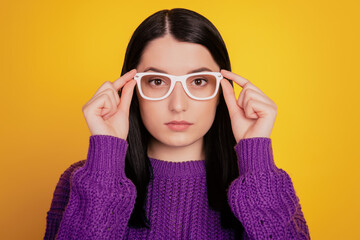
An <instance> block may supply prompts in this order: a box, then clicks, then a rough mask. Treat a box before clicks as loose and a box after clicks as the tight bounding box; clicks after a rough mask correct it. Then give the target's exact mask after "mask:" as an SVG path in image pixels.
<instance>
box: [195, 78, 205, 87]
mask: <svg viewBox="0 0 360 240" xmlns="http://www.w3.org/2000/svg"><path fill="white" fill-rule="evenodd" d="M192 82H193V83H195V85H196V86H204V85H206V84H207V82H208V81H207V80H206V79H205V78H196V79H194V80H193V81H192ZM201 83H203V84H201Z"/></svg>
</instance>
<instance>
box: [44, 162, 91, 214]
mask: <svg viewBox="0 0 360 240" xmlns="http://www.w3.org/2000/svg"><path fill="white" fill-rule="evenodd" d="M85 162H86V160H80V161H77V162H74V163H73V164H71V165H70V166H69V167H68V168H66V170H65V171H64V172H63V173H62V174H61V175H60V178H59V181H58V183H57V184H56V187H55V190H54V193H53V200H52V203H51V207H50V211H51V212H53V213H59V212H60V213H62V212H63V211H64V209H65V207H66V204H67V202H68V199H69V194H70V178H71V175H72V174H73V173H74V172H75V170H76V169H78V168H80V167H82V166H84V164H85Z"/></svg>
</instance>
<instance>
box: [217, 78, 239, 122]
mask: <svg viewBox="0 0 360 240" xmlns="http://www.w3.org/2000/svg"><path fill="white" fill-rule="evenodd" d="M220 84H221V87H222V90H223V95H224V99H225V102H226V105H227V107H228V110H229V115H230V117H231V118H232V117H233V116H234V115H237V114H238V113H239V109H238V108H239V106H238V105H237V100H236V98H235V92H234V89H233V88H232V86H231V84H230V83H229V82H228V80H227V79H225V78H224V79H223V80H221V81H220Z"/></svg>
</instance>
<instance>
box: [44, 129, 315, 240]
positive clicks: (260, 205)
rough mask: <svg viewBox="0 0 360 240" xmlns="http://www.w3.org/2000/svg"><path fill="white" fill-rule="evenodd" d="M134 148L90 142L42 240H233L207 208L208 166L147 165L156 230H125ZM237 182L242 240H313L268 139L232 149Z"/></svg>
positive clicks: (62, 185) (233, 199) (101, 139)
mask: <svg viewBox="0 0 360 240" xmlns="http://www.w3.org/2000/svg"><path fill="white" fill-rule="evenodd" d="M127 147H128V143H127V141H126V140H124V139H122V138H117V137H114V136H108V135H93V136H90V145H89V150H88V156H87V160H86V161H85V160H82V161H79V162H76V163H74V164H72V165H71V166H70V167H69V168H68V169H67V170H66V171H65V172H64V173H63V174H62V175H61V177H60V180H59V182H58V184H57V186H56V188H55V191H54V195H53V200H52V203H51V207H50V210H49V211H48V212H47V218H46V220H47V223H46V232H45V237H44V239H55V238H56V239H66V240H69V239H77V240H79V239H101V240H103V239H234V238H235V235H234V231H232V230H230V229H224V228H222V227H221V224H220V214H219V213H218V212H216V211H213V210H212V209H210V208H209V205H208V201H207V191H206V189H207V188H206V171H205V160H198V161H193V160H189V161H186V162H169V161H163V160H159V159H153V158H149V159H150V162H151V164H152V167H153V174H154V175H153V177H151V179H150V182H149V186H148V195H147V203H146V216H147V217H148V219H149V220H150V225H151V228H150V229H145V228H143V229H134V228H130V227H128V226H127V223H128V221H129V219H130V215H131V212H132V210H133V208H134V205H135V199H136V187H135V185H134V184H133V183H132V182H131V180H130V179H128V178H127V177H126V175H125V155H126V151H127ZM234 150H235V151H236V154H237V157H238V166H239V177H238V178H236V179H235V180H234V181H233V182H232V183H231V185H230V186H229V189H228V194H227V195H228V202H229V205H230V208H231V210H232V212H233V213H234V215H235V217H236V218H237V219H238V220H239V221H240V222H241V223H242V225H243V226H244V230H245V232H244V238H243V239H310V234H309V229H308V226H307V224H306V221H305V218H304V215H303V213H302V210H301V206H300V203H299V198H298V197H297V195H296V193H295V190H294V187H293V183H292V181H291V178H290V176H289V175H288V174H287V173H286V172H285V171H284V170H282V169H279V168H277V167H276V165H275V163H274V159H273V151H272V144H271V139H270V138H260V137H258V138H247V139H242V140H240V141H239V143H237V145H236V146H235V147H234Z"/></svg>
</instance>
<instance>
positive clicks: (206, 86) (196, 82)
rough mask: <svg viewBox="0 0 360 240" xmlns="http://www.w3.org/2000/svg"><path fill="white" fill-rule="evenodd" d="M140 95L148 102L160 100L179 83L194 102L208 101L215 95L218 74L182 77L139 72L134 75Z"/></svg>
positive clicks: (192, 74)
mask: <svg viewBox="0 0 360 240" xmlns="http://www.w3.org/2000/svg"><path fill="white" fill-rule="evenodd" d="M134 79H135V80H136V82H137V85H138V88H139V92H140V95H141V96H142V97H143V98H145V99H148V100H162V99H164V98H167V97H168V96H169V95H170V93H171V92H172V91H173V89H174V87H175V83H176V82H181V84H182V86H183V88H184V89H185V92H186V93H187V95H188V96H189V97H191V98H193V99H196V100H208V99H211V98H213V97H215V95H216V94H217V92H218V90H219V85H220V80H221V79H223V76H222V74H221V73H220V72H198V73H191V74H186V75H182V76H175V75H170V74H166V73H157V72H140V73H137V74H135V76H134Z"/></svg>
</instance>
